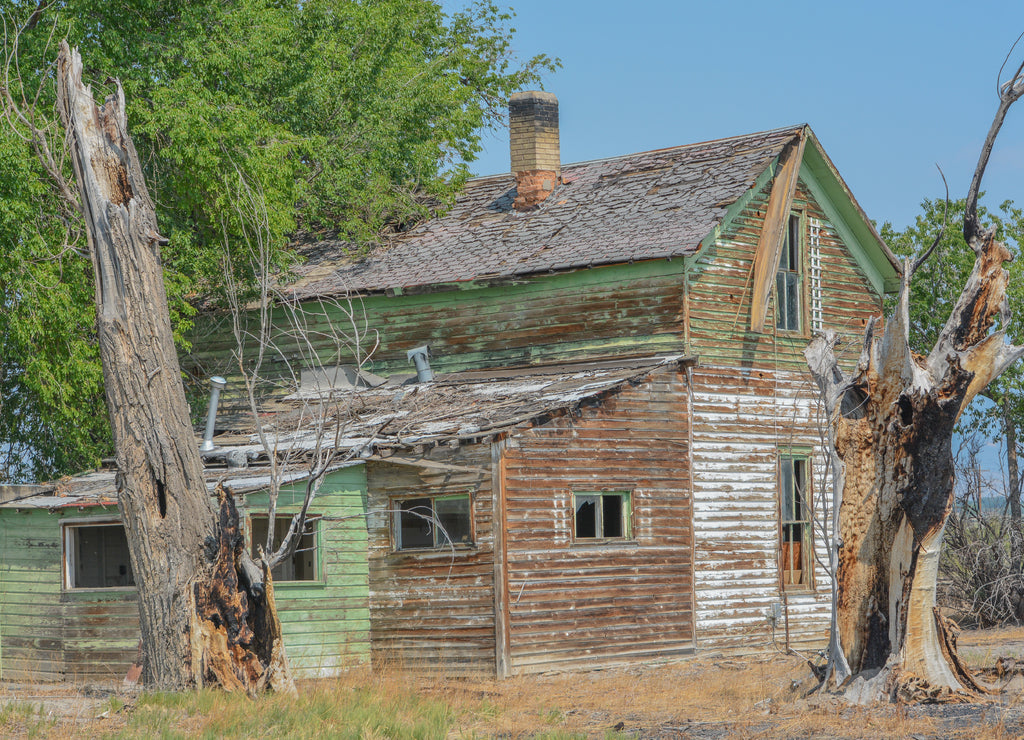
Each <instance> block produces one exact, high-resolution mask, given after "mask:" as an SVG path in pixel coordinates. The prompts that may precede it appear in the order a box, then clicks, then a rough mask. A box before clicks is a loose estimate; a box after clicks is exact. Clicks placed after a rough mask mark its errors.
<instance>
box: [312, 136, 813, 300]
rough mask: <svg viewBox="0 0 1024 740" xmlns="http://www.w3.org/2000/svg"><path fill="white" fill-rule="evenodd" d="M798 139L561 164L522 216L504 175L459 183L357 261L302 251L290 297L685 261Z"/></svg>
mask: <svg viewBox="0 0 1024 740" xmlns="http://www.w3.org/2000/svg"><path fill="white" fill-rule="evenodd" d="M802 128H803V126H795V127H790V128H784V129H775V130H773V131H765V132H761V133H756V134H749V135H746V136H737V137H733V138H729V139H719V140H716V141H709V142H704V143H700V144H690V145H687V146H680V147H674V148H672V149H660V150H657V151H652V152H643V153H641V154H631V155H627V156H623V157H615V158H611V159H601V160H595V161H592V162H583V163H579V164H572V165H565V166H563V167H562V182H561V183H560V184H559V185H558V186H557V187H556V188H555V190H554V192H553V193H552V194H551V195H550V196H549V197H548V198H547V200H545V201H544V202H543V203H542V204H541V205H540V206H539V207H538V208H537V209H536V210H532V211H525V212H519V211H515V210H513V209H512V200H513V198H514V197H515V180H514V177H513V176H512V175H498V176H492V177H485V178H478V179H475V180H471V181H470V182H469V183H468V184H467V186H466V189H465V192H464V194H463V195H462V196H461V197H459V199H458V200H457V201H456V203H455V205H454V206H453V208H452V209H451V210H450V211H449V212H448V213H447V214H445V215H444V216H441V217H439V218H435V219H431V220H430V221H428V222H426V223H424V224H422V225H420V226H419V227H417V228H416V229H414V230H413V231H411V232H409V233H407V234H403V235H402V236H401V237H399V238H397V239H396V240H395V241H394V243H392V244H390V245H389V246H388V247H387V249H384V250H378V252H377V253H375V254H373V255H371V256H369V257H368V258H366V259H363V260H360V261H351V260H349V259H347V258H345V256H344V247H345V245H344V244H343V243H340V242H320V243H317V244H316V245H311V247H310V248H309V249H308V250H306V256H307V259H308V261H307V263H306V264H305V265H303V266H302V267H301V268H300V269H299V270H298V273H299V275H300V278H299V280H298V281H297V282H296V283H295V284H294V285H293V286H292V289H293V290H294V293H295V297H296V298H310V297H314V296H318V295H319V296H326V295H338V294H341V293H344V292H345V291H346V290H348V291H359V292H366V291H382V290H387V289H394V288H406V287H412V286H418V285H430V284H435V283H448V282H458V281H467V280H474V279H481V278H483V279H486V278H502V277H514V276H517V275H525V274H529V273H536V272H547V271H552V270H565V269H572V268H577V267H586V266H588V265H600V264H613V263H621V262H629V261H634V260H645V259H657V258H663V257H675V256H681V255H689V254H693V253H694V252H695V251H696V249H697V247H698V246H699V244H700V242H701V240H702V239H703V238H704V237H705V236H707V235H708V234H709V233H710V232H711V231H712V229H714V227H715V226H716V225H718V224H719V223H720V222H721V220H722V217H723V216H724V214H725V212H726V208H727V207H728V206H729V205H730V204H732V203H734V202H735V201H736V200H738V199H739V198H740V196H742V195H743V194H744V193H745V192H746V191H747V190H749V189H750V187H751V186H752V185H753V184H754V182H755V180H756V179H757V178H758V176H759V175H760V174H761V173H762V172H763V171H764V170H765V168H766V167H767V166H768V165H769V164H770V163H771V162H772V160H773V159H774V158H775V157H777V156H778V155H779V153H780V152H781V151H782V149H783V148H784V147H785V145H786V144H787V143H789V142H790V141H792V140H793V138H794V137H795V136H797V135H798V134H799V132H800V131H801V130H802Z"/></svg>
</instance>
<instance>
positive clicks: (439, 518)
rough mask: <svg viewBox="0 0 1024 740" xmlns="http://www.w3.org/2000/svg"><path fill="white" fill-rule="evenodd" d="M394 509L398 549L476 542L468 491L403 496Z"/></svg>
mask: <svg viewBox="0 0 1024 740" xmlns="http://www.w3.org/2000/svg"><path fill="white" fill-rule="evenodd" d="M391 508H392V511H393V512H394V520H393V538H394V542H395V549H396V550H433V549H439V548H444V547H451V546H455V547H460V546H461V547H466V546H469V545H472V544H473V517H472V508H471V506H470V497H469V494H468V493H467V494H458V495H454V496H421V497H419V498H408V499H400V500H397V501H395V502H394V503H393V505H392V507H391Z"/></svg>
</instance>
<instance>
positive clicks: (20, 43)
mask: <svg viewBox="0 0 1024 740" xmlns="http://www.w3.org/2000/svg"><path fill="white" fill-rule="evenodd" d="M0 12H2V14H3V18H4V20H5V23H6V28H7V46H6V49H7V52H8V72H9V78H8V79H10V84H9V85H7V87H6V88H5V92H6V94H7V95H8V97H7V100H6V105H5V109H6V111H7V118H8V123H9V124H10V125H7V126H3V127H2V129H3V130H2V131H0V153H2V157H3V159H2V161H0V181H2V182H0V240H2V242H0V246H2V247H3V249H2V251H3V252H4V255H3V257H0V291H2V297H0V300H3V301H4V307H5V311H4V312H3V313H4V314H5V315H4V317H3V318H2V319H0V328H2V337H0V343H2V344H0V350H2V351H3V354H2V355H0V358H2V359H0V398H2V399H3V401H2V402H0V403H2V406H0V449H4V450H7V451H8V452H9V453H10V454H9V455H8V458H9V459H8V461H7V463H8V464H7V465H6V475H7V476H8V477H10V478H14V479H25V478H28V477H47V476H52V475H55V474H58V473H62V472H70V471H73V470H75V469H80V468H82V467H85V466H87V465H89V464H91V463H93V462H95V460H96V459H97V458H98V457H99V456H100V455H102V454H103V453H104V452H105V451H106V450H107V449H108V447H109V439H110V438H109V431H108V429H107V421H106V414H105V413H104V412H103V411H102V408H103V406H102V376H101V372H100V369H99V364H98V359H97V357H98V355H97V352H96V349H95V337H94V328H93V321H92V318H91V313H92V311H93V308H92V298H91V272H90V268H89V267H88V265H87V262H85V261H83V260H82V255H83V254H84V253H85V250H86V244H85V239H84V235H83V233H82V232H81V227H80V223H79V222H78V216H77V215H76V214H74V213H73V212H68V209H67V207H66V205H65V204H64V203H63V201H66V197H65V196H66V191H65V192H63V193H62V192H60V190H61V189H60V188H59V187H58V186H57V185H54V184H53V182H52V178H51V177H48V175H54V174H56V175H57V176H58V179H59V178H60V176H63V177H64V178H66V179H70V173H69V171H68V168H67V166H66V164H65V163H63V162H62V161H61V159H60V146H59V141H60V135H59V133H58V132H57V129H56V128H55V126H54V121H53V118H54V115H53V95H54V93H53V90H52V85H51V84H50V80H51V77H52V64H53V60H54V58H55V57H56V49H55V46H54V40H55V39H58V38H60V37H66V38H67V39H68V41H69V43H70V44H71V45H73V46H78V47H79V49H80V51H81V54H82V58H83V59H84V60H85V62H86V64H87V65H89V66H88V68H87V69H86V70H85V77H86V78H87V79H86V82H88V83H91V84H92V86H93V91H94V93H95V94H97V95H102V94H103V93H104V92H109V91H111V90H112V89H113V87H112V85H110V84H109V82H108V81H107V78H106V75H107V74H108V72H109V70H119V75H120V79H121V82H122V84H123V87H124V91H125V97H126V100H127V101H128V117H129V121H130V124H131V127H132V130H133V132H134V139H135V144H136V147H137V149H138V151H139V155H140V158H141V160H142V163H143V167H144V169H145V175H146V181H147V183H148V184H149V186H150V188H151V191H152V195H153V199H154V201H155V203H156V207H157V216H158V220H159V223H160V228H161V231H162V232H163V234H164V235H165V236H167V237H168V238H169V240H170V243H169V244H168V246H167V247H165V248H164V249H163V252H162V254H163V259H164V267H165V275H166V282H167V288H168V293H169V299H170V301H171V306H172V313H173V319H174V322H175V326H176V328H177V330H178V332H179V335H178V336H179V340H180V339H181V336H182V333H183V332H184V331H185V330H186V329H187V328H188V325H189V320H190V317H191V316H192V315H193V313H194V308H193V307H192V305H191V304H190V298H191V297H193V296H196V295H200V294H201V295H203V296H206V297H209V298H212V299H213V300H215V301H216V300H217V298H218V295H219V288H220V286H221V285H222V284H223V282H224V280H223V276H224V274H223V271H224V269H225V265H230V266H231V269H233V270H236V271H238V272H239V274H238V275H236V278H237V280H238V282H239V283H240V284H243V285H244V284H247V282H248V281H247V277H248V276H247V274H246V270H247V269H248V266H249V265H250V261H249V260H248V259H241V258H237V259H236V258H234V255H232V254H231V252H232V251H233V250H235V249H238V248H239V245H240V244H242V243H244V238H243V232H244V229H245V228H246V225H245V223H244V221H245V219H244V217H243V216H242V215H241V214H240V212H239V209H238V208H237V207H236V204H237V199H238V192H239V184H240V183H242V182H244V184H245V187H247V188H252V189H254V190H256V191H258V192H259V193H260V195H261V199H262V201H263V202H264V203H265V204H266V214H265V220H266V226H267V229H268V231H269V233H270V234H271V237H272V238H271V247H272V254H271V259H272V261H273V263H274V264H275V265H277V266H278V267H279V268H280V269H287V266H288V265H289V264H290V263H291V257H290V256H289V252H288V249H287V245H288V243H289V241H290V240H292V239H294V238H296V235H297V234H302V233H313V234H318V233H331V234H333V235H338V236H340V237H341V238H343V239H347V240H349V241H350V242H351V243H352V244H353V245H354V249H356V250H358V249H359V248H361V247H362V246H365V245H369V244H372V243H373V242H374V240H375V239H377V238H378V237H379V236H380V235H381V234H382V233H384V232H388V231H401V230H403V229H406V228H408V227H409V226H410V225H411V224H413V223H415V222H416V221H417V220H419V219H422V218H423V217H425V216H426V215H428V214H429V213H430V212H431V211H432V210H433V209H436V208H443V207H444V205H445V204H446V203H448V202H450V201H451V199H452V198H453V197H454V195H455V193H457V192H458V190H459V188H460V187H461V186H462V184H463V183H464V181H465V179H466V178H467V177H468V174H469V170H468V166H467V165H468V163H469V162H472V161H473V159H474V157H475V156H476V155H477V154H478V153H479V151H480V148H481V145H480V137H481V135H482V132H483V130H485V129H487V128H489V127H494V126H497V125H499V124H500V123H501V121H502V116H503V112H504V109H505V104H506V102H507V99H508V96H509V95H510V94H511V93H512V92H514V91H515V90H518V89H522V88H524V87H528V86H531V85H535V84H536V83H537V82H538V81H539V77H540V74H541V73H542V72H544V71H545V70H551V69H554V68H555V66H557V64H558V62H557V60H552V59H549V58H548V57H546V56H543V55H541V56H537V57H534V58H532V59H529V60H523V61H520V60H518V59H517V58H516V57H515V55H514V53H513V51H512V47H511V42H512V38H513V34H514V29H512V28H511V27H510V26H509V23H510V20H511V14H510V13H508V12H504V11H502V10H500V9H499V8H498V7H497V6H496V5H494V4H493V3H491V2H487V1H486V0H482V1H481V2H478V3H476V4H475V5H473V6H472V7H470V8H469V9H468V10H466V11H464V12H460V13H454V14H452V15H446V14H445V13H444V12H443V11H442V9H441V7H440V5H439V3H437V2H434V1H433V0H375V2H365V3H364V2H352V1H351V0H302V1H300V0H292V1H291V2H288V1H283V2H282V1H281V0H227V1H226V2H225V1H218V2H212V1H209V0H198V1H190V0H139V1H138V2H133V3H127V4H126V3H112V2H109V0H68V1H67V2H62V3H39V2H37V1H36V0H31V1H30V2H29V1H26V0H0ZM15 52H16V53H15ZM18 111H21V112H23V113H25V114H26V118H19V117H18V115H17V112H18ZM33 130H34V131H35V132H36V135H35V136H33V135H32V131H33ZM47 135H48V137H49V138H46V137H47ZM55 142H57V143H55ZM44 143H46V144H48V149H47V148H46V147H44V146H43V144H44ZM47 151H50V152H52V154H53V156H52V159H51V161H50V162H49V163H48V166H47V167H46V168H45V169H44V167H43V166H42V165H41V164H40V158H39V157H38V156H37V155H39V154H40V153H42V154H43V155H45V154H46V152H47ZM46 159H47V158H46V156H43V157H42V160H43V161H44V162H45V161H46ZM47 169H48V170H49V172H47V171H46V170H47ZM27 452H31V459H25V454H26V453H27Z"/></svg>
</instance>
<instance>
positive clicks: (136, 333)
mask: <svg viewBox="0 0 1024 740" xmlns="http://www.w3.org/2000/svg"><path fill="white" fill-rule="evenodd" d="M57 71H58V75H57V95H58V106H59V109H60V113H61V118H62V120H63V122H64V127H65V130H66V131H67V138H68V144H69V149H70V154H71V159H72V162H73V165H74V170H75V177H76V180H77V182H78V189H79V193H80V195H81V204H82V211H83V215H84V217H85V222H86V228H87V231H88V237H89V248H90V252H91V255H92V261H93V267H94V274H95V282H96V316H97V326H98V335H99V345H100V356H101V359H102V362H103V373H104V384H105V389H106V397H107V404H108V408H109V410H110V417H111V423H112V426H113V434H114V444H115V449H116V454H117V467H118V477H117V486H118V504H119V507H120V510H121V516H122V519H123V521H124V525H125V530H126V533H127V536H128V544H129V549H130V552H131V561H132V569H133V571H134V575H135V582H136V584H137V587H138V592H139V599H138V603H139V618H140V624H141V629H142V644H143V655H144V663H143V680H144V682H145V683H146V684H148V685H150V686H157V687H161V688H168V689H182V688H190V687H196V686H202V685H208V684H220V685H225V686H227V687H229V688H244V689H246V690H248V691H254V690H257V689H258V688H260V687H262V686H263V685H264V684H266V683H268V682H270V683H273V684H275V685H278V686H280V687H283V688H287V684H288V679H287V675H288V674H287V664H286V662H285V661H284V654H283V651H282V650H280V649H279V645H280V629H279V627H278V626H277V624H276V614H275V613H274V612H273V598H272V592H271V591H270V589H268V593H271V596H270V598H269V599H265V601H264V603H265V605H266V606H267V607H269V611H270V615H269V616H268V615H266V614H262V615H261V616H260V618H261V619H262V620H263V622H264V623H262V624H260V626H259V629H260V630H263V631H264V633H265V634H266V635H270V637H271V638H272V639H271V643H272V644H271V645H270V646H266V645H264V646H263V650H262V651H260V650H257V649H256V648H257V647H259V646H260V644H261V643H260V638H261V637H262V635H257V636H256V637H255V638H254V637H253V636H252V635H250V634H249V633H247V632H246V630H245V629H244V626H245V625H246V624H247V623H249V624H251V621H252V619H253V616H254V615H253V610H252V609H250V608H249V607H250V603H249V602H250V600H249V596H248V594H246V593H245V591H244V590H242V589H240V588H239V584H238V580H237V578H235V577H234V573H235V572H236V569H237V565H236V563H237V559H238V557H239V556H240V555H241V553H240V548H239V540H238V531H237V527H238V523H237V514H234V505H233V502H231V501H230V498H224V497H222V507H221V520H220V521H219V522H218V518H217V516H218V512H217V510H216V509H215V507H214V506H213V504H212V502H211V500H210V496H209V493H208V492H207V489H206V483H205V480H204V477H203V466H202V461H201V460H200V457H199V451H198V448H197V446H196V442H195V437H194V435H193V431H192V423H191V420H190V419H189V408H188V404H187V403H186V401H185V393H184V387H183V385H182V381H181V373H180V371H179V367H178V357H177V352H176V351H175V348H174V343H173V339H172V333H171V325H170V315H169V312H168V309H167V298H166V294H165V291H164V284H163V276H162V270H161V266H160V257H159V246H160V244H161V243H162V242H163V241H164V240H163V239H162V237H160V235H159V233H158V232H157V224H156V216H155V214H154V210H153V204H152V201H151V200H150V198H149V194H148V192H147V190H146V186H145V182H144V181H143V176H142V170H141V168H140V166H139V161H138V156H137V155H136V152H135V147H134V146H133V144H132V140H131V138H130V137H129V136H128V132H127V123H126V118H125V105H124V93H123V91H122V90H121V86H120V83H118V84H117V90H116V93H115V94H112V95H110V96H108V97H107V99H106V101H105V103H104V104H103V106H101V107H97V106H96V103H95V101H94V99H93V97H92V91H91V90H90V89H89V88H88V87H86V86H84V85H83V84H82V80H81V77H82V63H81V58H80V57H79V55H78V52H77V50H75V51H71V50H69V49H68V46H67V44H66V43H62V44H61V50H60V55H59V57H58V61H57ZM232 516H234V519H233V520H232ZM225 543H227V544H225ZM268 580H269V579H268ZM200 612H201V613H202V614H200ZM268 630H269V631H268ZM275 660H276V662H275ZM253 661H255V664H256V665H258V666H259V669H256V668H254V663H253ZM228 675H232V676H235V677H236V678H237V679H238V680H237V682H230V681H228V680H227V679H226V678H225V676H228ZM282 678H283V679H284V683H282V681H281V679H282Z"/></svg>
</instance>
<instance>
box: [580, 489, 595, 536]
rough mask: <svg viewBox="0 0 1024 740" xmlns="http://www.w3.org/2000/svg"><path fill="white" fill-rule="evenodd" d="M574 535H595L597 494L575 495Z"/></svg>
mask: <svg viewBox="0 0 1024 740" xmlns="http://www.w3.org/2000/svg"><path fill="white" fill-rule="evenodd" d="M576 537H577V539H579V538H584V537H597V496H577V497H576Z"/></svg>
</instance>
